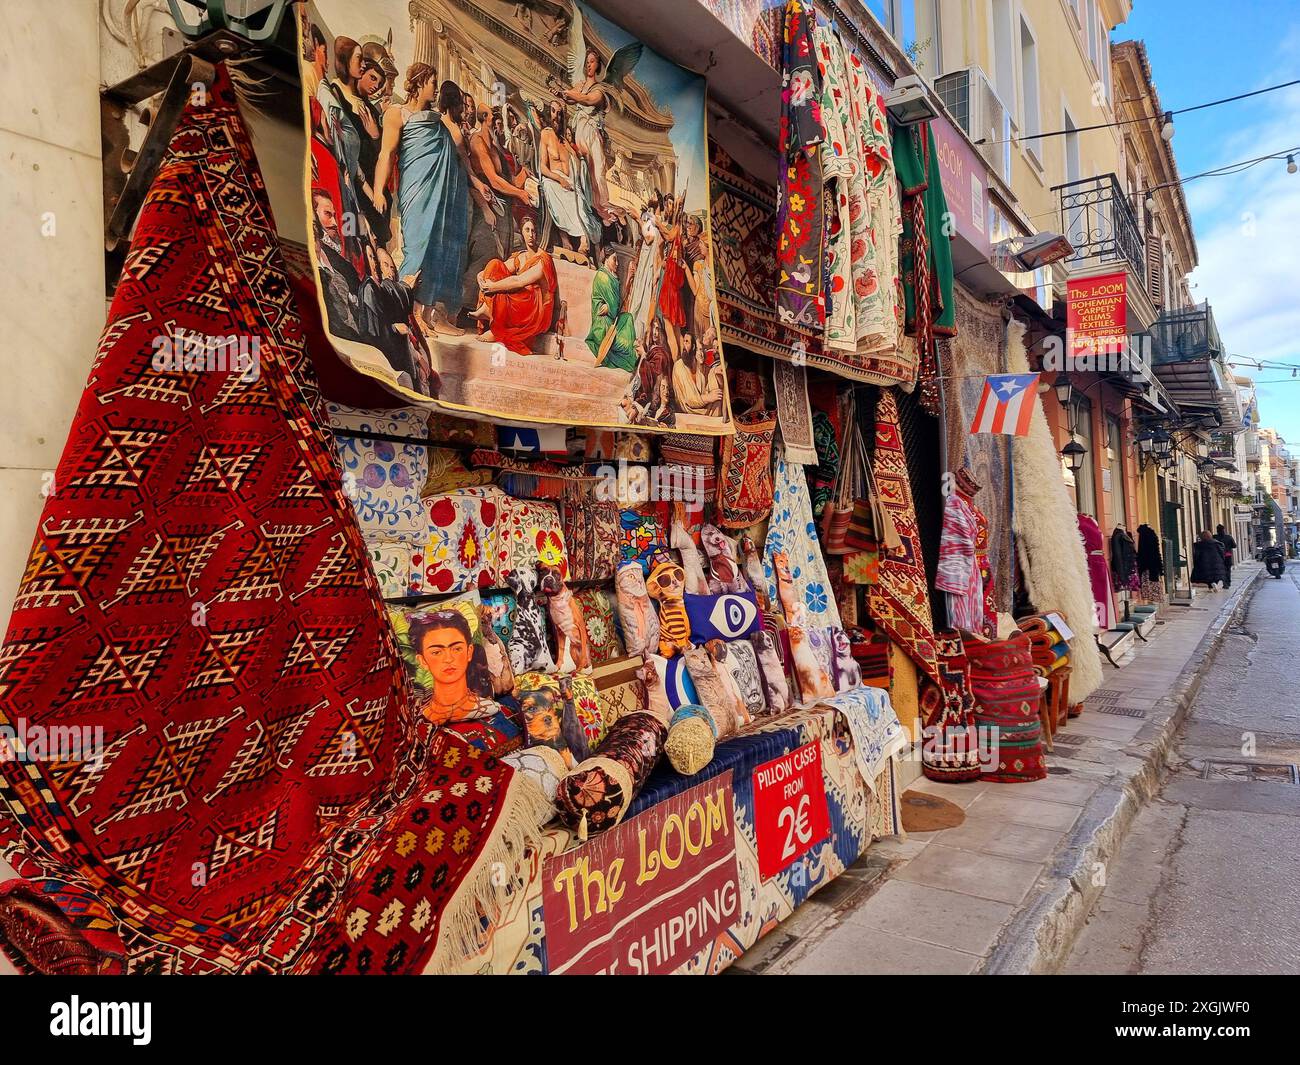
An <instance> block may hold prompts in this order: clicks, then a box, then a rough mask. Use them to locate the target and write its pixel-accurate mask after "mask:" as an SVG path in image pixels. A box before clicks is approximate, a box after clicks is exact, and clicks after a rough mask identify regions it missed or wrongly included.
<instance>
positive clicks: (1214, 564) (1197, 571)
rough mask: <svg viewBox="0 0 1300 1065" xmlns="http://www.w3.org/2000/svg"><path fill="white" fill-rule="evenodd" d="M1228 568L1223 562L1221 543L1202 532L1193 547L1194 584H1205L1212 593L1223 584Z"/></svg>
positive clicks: (1206, 532) (1207, 532)
mask: <svg viewBox="0 0 1300 1065" xmlns="http://www.w3.org/2000/svg"><path fill="white" fill-rule="evenodd" d="M1226 572H1227V567H1226V566H1225V565H1224V562H1223V548H1222V547H1221V546H1220V544H1219V541H1218V540H1216V539H1215V538H1214V537H1213V536H1211V535H1210V533H1209V531H1208V530H1202V532H1201V535H1200V538H1199V539H1198V540H1197V541H1196V543H1195V544H1193V545H1192V583H1193V584H1204V585H1205V586H1206V588H1208V589H1209V590H1210V591H1214V590H1215V585H1217V584H1221V583H1222V582H1223V580H1224V578H1225V576H1226Z"/></svg>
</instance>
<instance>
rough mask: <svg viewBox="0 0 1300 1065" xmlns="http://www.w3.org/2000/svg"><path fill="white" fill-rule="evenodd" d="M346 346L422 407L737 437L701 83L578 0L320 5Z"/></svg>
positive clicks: (310, 96) (321, 128) (311, 96)
mask: <svg viewBox="0 0 1300 1065" xmlns="http://www.w3.org/2000/svg"><path fill="white" fill-rule="evenodd" d="M301 39H302V55H301V63H302V82H303V92H304V97H305V116H306V122H307V127H308V128H307V133H308V145H309V148H308V153H307V159H306V165H307V170H308V175H307V181H306V183H305V184H306V188H305V194H306V198H307V204H308V212H309V219H310V222H311V227H312V234H313V239H312V257H313V262H314V265H315V270H316V276H317V281H318V290H319V297H320V302H321V306H322V309H323V312H324V316H325V320H326V322H327V323H328V327H329V333H330V339H331V341H332V342H333V344H334V346H335V347H336V348H337V349H338V351H339V352H340V353H341V354H342V355H343V357H344V359H345V360H346V361H347V362H348V363H349V364H350V365H351V366H352V367H353V368H354V369H356V370H357V371H359V372H360V373H362V374H365V375H367V376H369V377H371V378H373V379H375V380H378V381H379V382H380V383H381V384H383V385H384V386H385V387H386V388H388V389H389V390H391V391H392V392H394V393H396V394H397V395H399V396H401V397H402V398H404V399H405V400H407V401H408V402H413V403H422V404H424V405H427V406H431V407H434V408H435V409H445V410H448V411H457V412H468V413H472V414H477V415H480V416H484V417H495V418H520V419H524V420H527V421H530V422H536V421H549V422H558V423H563V424H584V425H592V426H616V425H630V424H631V425H638V426H644V427H646V428H648V429H652V430H654V429H658V430H663V431H667V430H674V431H677V432H687V433H699V434H722V433H726V432H727V431H728V428H729V422H730V418H729V404H728V402H727V385H726V372H725V369H724V367H723V362H722V345H721V344H720V343H719V339H718V317H717V307H716V302H715V298H714V293H713V257H712V253H711V250H710V247H711V243H712V241H711V236H710V226H709V170H708V159H707V156H706V149H705V96H704V79H703V78H701V77H699V76H697V75H695V74H692V73H691V72H689V71H686V70H683V69H681V68H680V67H678V66H676V65H674V64H672V63H669V62H668V61H667V60H665V59H663V58H662V57H660V56H659V55H657V54H656V53H655V52H653V51H651V50H650V49H648V48H646V47H645V46H644V45H643V44H642V43H641V42H640V41H638V40H636V39H635V38H633V37H632V36H630V35H629V34H628V33H626V32H625V31H624V30H622V29H620V28H619V27H618V26H616V25H615V24H614V23H612V22H610V21H608V20H607V19H605V18H604V17H602V16H601V15H599V14H597V13H596V12H594V11H592V10H591V9H590V8H588V7H586V6H585V5H583V4H581V3H577V2H576V0H556V2H553V3H552V2H547V3H540V2H525V3H514V2H507V0H466V2H452V0H411V2H408V0H365V2H357V0H316V3H314V4H310V5H305V7H304V9H303V16H302V19H301Z"/></svg>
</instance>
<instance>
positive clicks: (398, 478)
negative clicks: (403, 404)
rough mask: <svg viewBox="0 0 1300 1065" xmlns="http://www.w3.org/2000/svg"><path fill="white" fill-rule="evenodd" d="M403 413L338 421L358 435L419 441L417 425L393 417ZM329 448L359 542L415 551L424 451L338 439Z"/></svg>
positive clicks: (425, 470) (419, 536)
mask: <svg viewBox="0 0 1300 1065" xmlns="http://www.w3.org/2000/svg"><path fill="white" fill-rule="evenodd" d="M406 413H407V412H405V411H393V412H386V413H385V416H384V417H382V418H362V417H359V416H357V415H355V414H353V415H350V416H349V417H347V418H344V417H343V416H342V415H339V416H338V417H339V419H340V420H342V421H345V422H353V423H355V426H354V425H351V424H349V425H347V426H346V427H348V428H353V427H355V428H358V430H359V431H366V432H376V433H380V432H382V433H384V434H386V435H393V436H410V437H413V438H418V430H419V428H420V426H421V425H422V423H421V422H419V421H418V420H416V421H413V422H412V421H411V420H410V419H402V418H398V417H393V416H392V415H404V414H406ZM334 420H335V416H334V415H333V414H331V421H334ZM334 446H335V450H336V451H337V453H338V457H339V464H340V466H342V469H343V490H344V492H345V493H346V494H347V497H348V499H349V500H351V502H352V509H353V511H354V512H355V513H356V516H357V524H358V525H360V526H361V534H362V536H364V537H365V538H366V539H367V540H371V541H376V542H377V541H384V540H387V541H392V540H401V541H403V542H405V543H409V544H412V545H413V546H420V544H421V541H422V539H423V537H424V526H425V515H424V508H423V507H422V506H421V505H420V491H421V489H423V487H424V482H425V481H426V480H427V479H428V476H429V461H428V457H427V455H426V454H425V452H426V448H425V447H424V446H423V445H421V444H418V443H410V444H399V443H394V442H392V441H389V440H376V439H373V438H371V437H357V436H340V435H337V434H336V435H335V437H334Z"/></svg>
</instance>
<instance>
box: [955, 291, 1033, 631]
mask: <svg viewBox="0 0 1300 1065" xmlns="http://www.w3.org/2000/svg"><path fill="white" fill-rule="evenodd" d="M955 294H956V297H957V335H956V336H955V337H950V338H947V339H945V340H942V341H940V344H939V348H940V352H941V357H940V362H941V364H942V365H943V366H944V367H945V371H944V372H945V373H946V374H948V375H949V377H948V378H947V379H946V380H945V381H944V383H943V391H944V412H945V415H946V418H945V421H946V425H947V434H946V437H947V442H948V467H947V468H948V469H949V470H953V471H955V470H960V469H962V468H963V467H965V468H966V469H968V470H969V471H970V473H971V476H972V477H973V478H974V480H975V481H976V482H977V483H978V484H979V491H977V492H976V493H975V497H974V499H975V505H976V507H978V508H979V510H980V511H981V512H982V513H983V514H984V515H985V516H986V517H987V518H988V524H989V543H988V557H989V568H990V569H991V570H992V572H993V576H994V580H995V584H994V602H995V603H996V604H997V608H998V609H999V610H1003V611H1009V610H1010V609H1011V583H1012V577H1013V575H1014V572H1015V562H1014V556H1013V554H1012V550H1011V478H1010V472H1009V471H1010V446H1011V445H1010V443H1009V441H1008V439H1007V437H1005V436H1003V435H1001V434H997V433H971V432H970V431H969V430H970V426H971V423H972V422H973V421H974V418H975V412H976V411H977V410H978V409H979V402H980V396H981V395H982V394H983V391H984V378H985V377H987V376H988V375H989V374H996V373H1002V372H1003V371H1004V370H1005V366H1004V365H1003V349H1004V342H1005V340H1004V338H1005V331H1006V326H1005V320H1004V318H1003V316H1002V308H1001V307H998V306H996V305H992V304H987V303H981V302H980V301H978V300H976V299H974V298H973V297H971V296H969V295H968V294H967V292H966V290H965V289H963V288H961V287H960V286H958V287H957V288H956V290H955Z"/></svg>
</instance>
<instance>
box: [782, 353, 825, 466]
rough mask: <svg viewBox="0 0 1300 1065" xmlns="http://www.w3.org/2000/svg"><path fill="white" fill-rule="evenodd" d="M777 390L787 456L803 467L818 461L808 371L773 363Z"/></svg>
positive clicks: (801, 367)
mask: <svg viewBox="0 0 1300 1065" xmlns="http://www.w3.org/2000/svg"><path fill="white" fill-rule="evenodd" d="M772 380H773V385H774V388H773V391H775V392H776V420H777V423H778V424H779V425H780V427H781V441H782V443H784V444H785V455H786V458H787V459H789V460H790V461H791V462H794V463H797V464H799V465H800V466H812V465H814V464H815V463H816V462H817V444H816V442H815V441H814V440H813V422H812V406H811V404H810V403H809V401H808V371H807V369H806V368H805V367H803V366H793V365H791V364H790V363H787V362H773V363H772Z"/></svg>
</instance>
